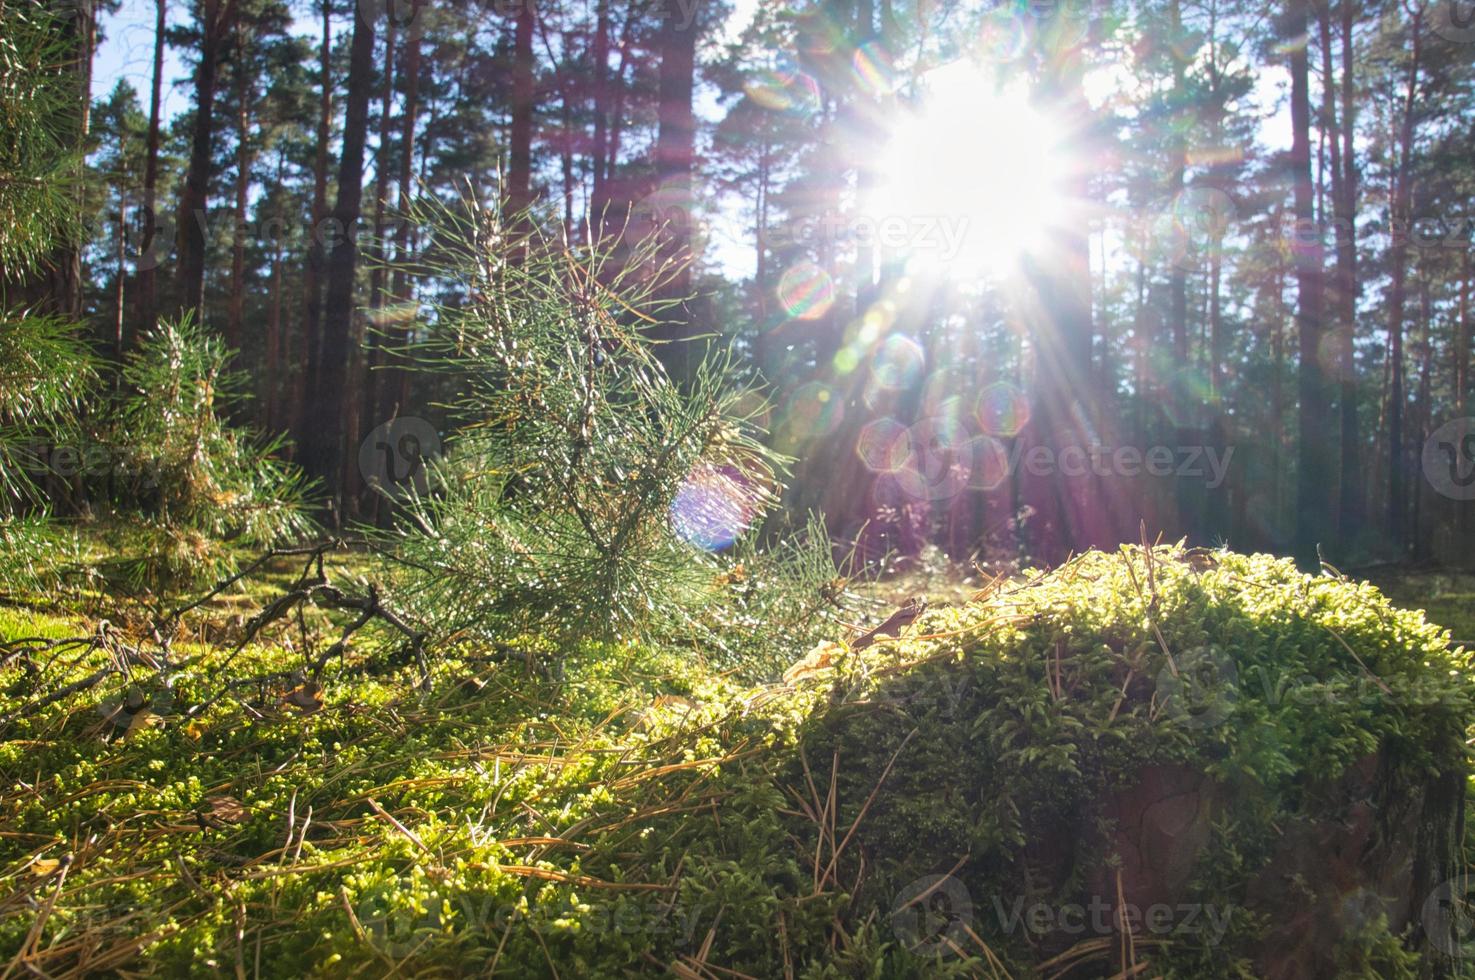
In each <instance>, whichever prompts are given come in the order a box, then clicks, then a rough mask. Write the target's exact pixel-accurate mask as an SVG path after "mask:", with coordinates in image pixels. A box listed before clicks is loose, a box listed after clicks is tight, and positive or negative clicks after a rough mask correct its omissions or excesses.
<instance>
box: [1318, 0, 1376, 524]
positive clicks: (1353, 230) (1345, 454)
mask: <svg viewBox="0 0 1475 980" xmlns="http://www.w3.org/2000/svg"><path fill="white" fill-rule="evenodd" d="M1352 8H1353V5H1352V2H1351V0H1342V11H1341V13H1342V38H1341V41H1342V78H1341V90H1342V91H1341V94H1342V118H1341V122H1340V133H1339V134H1338V135H1340V136H1341V139H1342V147H1341V152H1340V153H1339V152H1338V151H1337V147H1336V144H1335V143H1333V146H1332V170H1333V173H1332V183H1333V187H1334V190H1333V193H1332V208H1333V210H1334V215H1333V218H1334V220H1335V222H1336V232H1335V235H1336V244H1337V290H1336V304H1337V313H1338V319H1339V321H1340V322H1339V328H1340V341H1341V342H1340V343H1339V344H1338V350H1337V353H1338V364H1339V367H1340V370H1341V374H1342V377H1341V392H1340V402H1341V404H1340V421H1341V438H1340V440H1339V442H1340V445H1341V472H1340V473H1339V478H1338V481H1337V482H1338V485H1339V486H1340V488H1341V492H1340V494H1339V495H1338V504H1337V530H1338V532H1339V534H1338V536H1339V537H1340V538H1341V539H1342V540H1343V541H1344V542H1348V543H1350V541H1349V539H1351V538H1353V537H1354V536H1355V535H1356V534H1357V531H1358V529H1359V527H1360V525H1361V523H1362V515H1363V497H1364V492H1365V490H1364V488H1365V487H1366V482H1367V474H1365V473H1363V472H1362V463H1361V454H1362V445H1361V442H1362V435H1361V433H1360V431H1359V424H1358V420H1357V358H1356V354H1357V164H1356V155H1355V149H1354V147H1355V142H1356V141H1355V137H1356V135H1357V133H1356V126H1357V108H1356V102H1355V99H1354V92H1353V70H1354V60H1353V50H1352V27H1353V9H1352ZM1325 23H1326V18H1325V17H1323V24H1324V25H1325ZM1322 33H1323V39H1322V43H1323V45H1328V44H1329V43H1330V39H1329V38H1328V37H1327V34H1328V32H1327V30H1326V29H1323V32H1322ZM1326 69H1327V74H1326V78H1325V79H1324V81H1323V84H1324V85H1325V86H1327V88H1328V89H1330V88H1331V85H1332V75H1331V62H1330V57H1329V56H1328V58H1327V60H1326ZM1329 111H1330V110H1329ZM1338 164H1340V165H1341V170H1340V172H1338V170H1337V166H1338Z"/></svg>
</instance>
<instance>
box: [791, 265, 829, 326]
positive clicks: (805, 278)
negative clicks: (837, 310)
mask: <svg viewBox="0 0 1475 980" xmlns="http://www.w3.org/2000/svg"><path fill="white" fill-rule="evenodd" d="M778 301H779V305H780V306H782V307H783V308H784V312H785V313H787V314H788V315H789V316H791V317H793V318H794V319H796V320H818V319H819V318H820V317H822V316H824V315H825V314H826V313H827V312H829V309H830V307H831V306H832V305H834V302H835V281H834V280H833V279H831V278H830V274H829V273H828V272H826V271H825V270H823V269H821V268H820V267H819V266H817V265H815V264H814V263H813V262H802V263H800V264H799V265H796V266H793V267H792V268H790V269H788V270H787V271H785V272H784V274H783V275H782V276H780V277H779V281H778Z"/></svg>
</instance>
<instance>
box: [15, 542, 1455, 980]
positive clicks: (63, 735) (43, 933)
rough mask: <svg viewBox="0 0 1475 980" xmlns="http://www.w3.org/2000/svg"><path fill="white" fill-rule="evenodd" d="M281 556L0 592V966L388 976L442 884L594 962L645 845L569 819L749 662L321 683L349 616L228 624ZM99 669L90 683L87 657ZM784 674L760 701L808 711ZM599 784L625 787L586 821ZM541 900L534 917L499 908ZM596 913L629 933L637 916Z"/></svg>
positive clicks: (606, 663) (426, 671) (346, 580)
mask: <svg viewBox="0 0 1475 980" xmlns="http://www.w3.org/2000/svg"><path fill="white" fill-rule="evenodd" d="M302 565H303V561H302V559H301V557H292V558H280V559H276V560H274V561H272V562H269V563H268V564H266V565H265V566H263V568H262V569H261V570H260V574H257V575H254V576H252V577H250V578H249V579H247V580H245V581H243V582H242V583H241V584H240V585H239V586H238V587H236V588H233V589H229V590H226V591H225V592H222V593H221V594H220V595H218V596H215V597H213V598H211V599H210V600H209V601H207V602H205V603H203V604H202V605H201V606H200V607H199V608H197V609H192V610H189V611H188V613H187V614H185V615H180V616H174V615H171V614H170V610H169V609H168V607H164V608H162V609H160V608H150V606H149V604H148V603H147V602H140V601H138V600H124V599H119V598H118V597H117V596H115V595H111V594H109V593H108V592H107V591H106V590H98V589H93V590H90V591H81V592H78V593H75V594H73V595H71V596H70V597H68V598H67V599H65V600H59V599H58V598H56V597H54V596H47V595H32V596H16V595H11V596H4V597H0V690H4V691H5V692H6V696H5V697H4V698H0V828H4V829H3V830H0V973H4V972H13V970H14V969H17V968H22V969H30V970H32V971H33V972H38V973H41V974H45V975H58V974H64V973H72V972H76V973H87V972H96V971H111V970H115V969H119V968H125V969H126V968H129V967H130V965H133V964H136V961H137V960H138V958H139V957H140V956H144V955H146V956H147V957H148V959H149V961H150V963H151V965H152V966H153V967H155V968H157V969H161V970H163V971H165V972H171V971H172V970H173V969H175V968H177V969H179V970H181V971H185V970H189V969H192V968H197V967H198V966H199V965H200V964H204V965H206V966H208V967H210V968H211V969H213V970H217V971H227V972H229V971H234V972H235V973H236V975H238V976H246V975H277V976H281V975H288V974H292V975H303V974H307V973H310V972H323V971H324V970H328V971H331V972H335V973H337V972H342V971H346V970H348V969H350V968H357V967H368V968H372V969H374V970H375V971H376V973H384V974H389V973H394V972H396V971H397V969H398V968H399V966H400V965H402V964H403V963H404V961H405V960H407V959H410V958H412V957H415V956H416V955H417V951H421V947H422V946H423V945H424V944H426V943H429V944H431V947H434V948H439V947H437V946H436V944H439V943H445V942H451V940H449V939H447V936H446V935H445V934H444V931H443V930H442V926H443V924H444V922H443V917H445V918H448V917H450V915H451V913H450V912H449V911H448V910H449V909H450V906H448V905H447V906H445V907H444V909H440V910H438V907H437V904H436V903H437V902H439V901H441V896H448V895H454V896H457V898H456V901H458V902H460V903H461V906H459V907H458V910H457V911H456V915H457V916H460V917H462V918H465V917H470V918H472V919H475V920H479V922H478V924H479V925H482V926H484V927H485V928H483V929H479V930H475V932H476V933H477V934H478V935H480V936H481V939H479V940H471V939H467V937H466V935H465V934H460V938H457V939H455V940H454V942H455V943H461V944H463V945H464V943H466V942H483V943H484V945H485V947H486V948H476V949H466V948H462V947H461V946H457V947H456V954H455V955H458V956H462V955H464V956H466V957H469V958H470V960H474V961H476V962H480V963H483V964H485V963H487V962H488V961H490V962H492V963H493V964H495V962H496V961H497V959H498V958H499V957H501V956H503V955H506V956H507V957H508V958H509V960H514V959H515V961H517V962H521V963H524V964H525V963H527V962H528V961H529V959H530V958H533V957H539V956H542V955H544V951H539V950H538V949H536V948H522V947H519V945H518V944H519V943H531V942H532V940H533V939H534V938H535V939H537V941H538V942H539V943H540V944H541V943H544V942H553V941H554V940H553V939H551V938H549V937H551V936H555V935H556V936H557V937H558V939H557V943H558V945H557V948H558V949H560V950H561V952H560V953H559V957H560V965H563V962H564V958H565V957H572V959H570V960H569V962H568V966H567V967H566V969H567V970H569V971H571V972H572V973H573V974H578V973H579V972H580V968H579V966H578V964H579V962H581V960H580V957H587V958H588V959H587V960H584V961H583V962H584V966H585V968H586V969H594V967H593V966H592V965H591V964H593V963H594V962H595V960H596V959H597V958H598V957H599V956H603V955H606V954H607V953H608V951H609V945H610V942H611V935H610V934H609V933H608V932H606V933H605V934H603V935H601V934H599V932H598V930H595V931H593V932H591V933H590V934H588V935H579V934H577V933H578V930H579V929H580V928H585V929H587V925H585V926H583V927H581V926H580V925H579V920H578V916H577V915H567V916H566V915H563V914H562V911H564V904H569V903H572V905H571V907H576V906H578V903H579V901H580V896H581V895H585V894H588V893H603V892H605V891H618V890H619V889H622V888H629V889H631V890H632V891H635V892H636V893H637V894H639V891H638V890H639V889H641V888H645V887H650V886H647V885H643V884H637V883H636V882H637V881H648V880H650V879H651V877H652V874H653V871H652V869H651V868H650V867H649V866H646V867H640V868H639V870H638V872H637V870H635V869H636V868H637V867H638V866H639V863H640V862H641V861H646V862H648V861H650V860H655V859H653V858H651V856H650V854H651V852H650V850H649V849H648V848H647V849H645V850H644V851H642V850H641V847H639V846H637V845H638V842H635V843H627V845H626V846H627V848H628V851H629V852H630V853H625V852H624V851H621V852H620V853H619V854H618V855H615V856H614V857H611V856H610V855H608V854H602V855H600V857H601V858H602V860H603V863H602V864H600V865H599V866H600V867H601V871H600V875H599V876H597V877H596V876H590V875H588V874H585V873H583V872H582V871H581V867H594V866H596V862H595V856H594V855H593V854H592V853H586V854H585V855H584V856H583V857H580V856H578V854H579V852H580V851H581V850H587V847H588V845H585V844H581V843H579V842H578V840H575V837H576V836H577V837H578V839H579V840H592V841H604V840H609V839H618V838H619V833H618V829H619V828H618V824H619V820H621V819H623V820H629V821H634V820H635V819H636V817H637V816H638V815H640V814H641V813H643V812H645V811H647V810H649V811H651V812H660V810H661V808H663V807H675V808H680V807H685V806H701V805H707V804H706V803H704V802H703V801H704V800H706V797H705V796H704V795H703V789H702V787H703V781H704V780H705V779H706V774H709V773H715V772H716V770H717V769H718V768H720V767H721V766H723V765H727V764H730V763H731V762H732V761H733V760H735V759H739V758H741V757H742V755H743V754H744V750H743V749H742V746H743V745H744V744H746V742H747V741H748V740H749V739H750V738H751V737H752V736H751V733H747V732H746V729H744V728H743V727H742V726H743V725H744V724H749V722H744V721H742V720H741V719H743V718H745V717H746V716H747V714H748V708H747V707H746V705H747V704H748V701H749V700H750V699H752V697H753V691H754V690H756V689H755V688H754V687H752V686H751V685H745V684H742V683H738V682H737V681H735V680H734V679H733V678H731V677H728V676H726V675H724V674H722V673H720V672H716V671H712V670H710V669H707V668H705V667H704V666H703V665H702V664H701V662H700V660H699V659H698V658H696V657H693V656H692V655H691V652H690V651H679V650H661V649H651V648H647V647H643V646H640V645H638V644H586V645H584V646H582V647H581V648H579V649H578V650H575V651H571V652H567V653H566V655H565V656H564V657H563V659H562V663H561V666H560V672H559V674H558V675H557V676H550V675H549V674H548V673H547V672H545V671H542V670H541V669H538V670H534V669H533V666H534V660H533V658H532V656H531V653H532V651H531V650H530V649H523V650H521V651H519V649H518V646H517V644H515V643H514V644H511V645H509V646H508V647H507V648H506V649H500V650H484V649H472V648H469V647H467V648H454V649H451V650H441V651H436V654H435V656H433V657H431V658H430V659H429V663H428V666H427V667H425V668H421V667H419V666H417V665H416V664H415V663H413V662H410V661H408V660H407V659H406V658H404V657H402V656H399V655H398V652H397V647H398V646H399V644H398V642H397V638H395V637H393V636H392V635H391V634H390V633H389V632H388V631H385V632H384V633H383V634H373V633H370V632H367V631H366V632H365V633H363V634H361V636H362V641H360V640H359V638H358V637H356V638H355V642H354V643H353V644H350V646H349V648H348V649H347V650H345V651H344V652H343V653H342V654H341V655H340V656H338V657H337V660H336V663H335V665H334V668H335V669H333V670H330V671H328V672H327V673H326V674H325V675H324V676H323V683H321V684H319V683H317V682H316V681H314V680H312V679H310V678H309V677H308V676H307V675H308V673H309V666H310V665H311V664H312V663H313V662H314V660H315V659H316V658H317V657H318V656H319V654H320V652H321V651H322V650H323V649H324V648H325V647H327V646H328V645H330V644H331V643H332V642H333V641H334V640H335V639H337V637H338V636H339V635H340V631H341V630H342V629H343V627H344V625H345V623H346V622H348V621H349V620H351V619H352V618H353V616H351V615H350V614H348V613H345V612H341V611H340V612H334V613H324V612H322V611H321V610H317V609H311V608H308V607H306V606H304V607H301V613H300V616H298V615H295V614H294V615H293V616H291V617H285V618H284V620H283V621H282V622H281V623H278V624H277V628H275V629H274V631H272V632H269V633H268V632H266V631H263V632H262V633H260V634H253V633H252V631H251V629H250V624H251V623H252V622H253V618H254V617H256V616H257V614H258V613H259V612H260V611H261V610H262V609H264V608H269V607H271V605H272V603H273V602H275V601H277V600H278V599H280V598H281V597H282V596H285V595H288V594H290V593H291V592H292V590H293V588H294V586H295V585H296V584H297V583H298V582H299V581H300V578H301V576H302V573H303V568H302ZM323 569H324V572H325V573H326V574H327V576H328V578H329V579H330V580H332V581H334V582H335V583H341V584H342V585H343V587H344V588H345V589H346V590H347V589H350V588H359V587H361V579H362V576H363V575H364V573H366V572H370V571H371V570H372V568H371V565H370V564H369V560H368V559H367V558H366V557H365V556H363V555H359V554H353V553H349V554H342V553H340V554H336V555H329V556H327V557H326V559H325V561H324V566H323ZM983 579H984V575H982V574H980V573H978V572H977V571H970V570H964V569H958V568H952V567H948V566H946V565H944V564H941V563H937V562H933V563H930V564H927V565H925V566H924V567H920V568H916V569H913V570H912V571H910V572H908V573H907V574H905V575H899V576H895V577H892V578H890V579H887V580H883V581H879V582H873V583H868V584H865V585H863V586H862V587H861V590H862V592H863V593H865V594H866V595H867V596H868V598H869V599H870V600H871V601H872V603H873V604H874V605H875V606H876V607H877V608H879V609H880V610H882V611H881V613H880V614H881V615H884V614H885V610H886V609H887V608H888V606H889V605H890V604H894V603H899V602H900V601H902V600H903V599H905V598H906V597H909V596H912V595H925V596H927V597H928V598H929V599H930V600H933V601H935V602H937V603H940V604H962V603H963V602H965V601H966V600H967V598H968V597H969V595H971V594H972V593H973V592H974V591H976V590H977V589H978V588H980V587H981V586H982V585H983V584H984V582H983V581H982V580H983ZM1376 584H1378V585H1379V587H1380V588H1382V589H1384V590H1385V591H1386V592H1387V593H1388V594H1389V595H1390V596H1391V597H1393V598H1394V599H1395V600H1396V601H1397V602H1398V603H1399V604H1402V605H1407V606H1411V607H1421V608H1425V609H1427V610H1428V614H1429V617H1430V619H1431V620H1433V621H1434V622H1436V623H1438V624H1439V625H1441V626H1444V627H1446V628H1448V629H1450V630H1451V631H1453V633H1454V635H1455V637H1456V638H1457V639H1468V638H1470V637H1475V575H1470V574H1463V573H1461V574H1455V573H1445V572H1433V571H1427V570H1388V569H1382V570H1379V571H1378V574H1377V578H1376ZM873 615H874V614H873ZM856 620H857V622H856V624H855V625H857V626H864V625H866V623H867V621H868V620H870V621H873V616H866V615H863V614H857V616H856ZM161 623H162V624H165V626H166V627H167V630H166V632H167V635H161V626H160V624H161ZM253 635H254V636H255V638H254V639H251V640H250V641H249V642H245V641H244V639H245V638H246V637H251V636H253ZM521 654H527V656H525V657H524V656H521ZM160 657H168V658H170V659H169V663H170V664H171V665H172V666H171V669H170V670H167V671H160V670H157V669H156V668H157V666H158V661H159V658H160ZM98 671H102V672H104V675H105V681H104V682H102V683H91V684H89V683H87V682H88V681H89V679H91V678H92V677H93V676H94V675H95V674H96V673H97V672H98ZM161 675H167V676H169V677H171V679H172V686H169V687H163V686H160V684H159V682H158V678H159V677H160V676H161ZM37 690H45V691H49V692H51V695H52V696H51V697H50V699H49V700H48V701H46V703H44V704H41V705H40V706H39V707H37V708H35V710H31V709H23V708H22V707H21V705H22V699H21V697H19V695H21V694H25V693H27V692H34V691H37ZM785 697H786V698H788V699H789V700H788V701H786V702H782V703H781V704H780V705H779V706H778V707H776V708H775V707H772V706H769V707H767V708H765V709H764V710H766V711H769V712H770V713H772V712H775V711H777V712H780V713H782V712H790V713H792V714H793V716H794V717H795V718H797V717H799V716H800V715H802V713H803V712H804V711H805V710H807V705H806V704H805V703H804V702H803V700H802V698H800V697H798V696H795V695H787V694H786V695H785ZM33 700H34V699H33ZM176 702H179V703H181V704H190V705H194V706H199V705H201V704H202V703H203V704H205V705H207V707H205V708H204V709H203V710H195V709H191V710H190V711H182V710H179V709H177V708H176V707H175V704H176ZM770 723H771V722H770ZM612 800H618V801H621V803H624V804H627V806H626V808H627V809H628V810H629V811H630V812H628V813H627V814H626V816H625V817H622V818H618V819H616V818H611V816H610V813H611V806H610V804H611V801H612ZM632 800H633V801H636V802H635V803H628V801H632ZM708 802H710V801H708ZM616 809H618V808H616ZM612 819H614V821H615V822H614V823H612V824H609V825H608V826H606V825H605V824H606V823H608V822H609V821H610V820H612ZM575 828H577V830H578V833H577V835H576V833H575ZM598 846H599V847H603V846H604V845H603V844H599V845H598ZM678 857H679V856H678ZM659 860H664V858H660V859H659ZM585 861H587V864H582V863H581V862H585ZM679 870H680V865H679V862H678V863H677V864H676V873H677V874H679ZM627 873H628V874H629V876H630V883H629V884H626V883H625V882H624V881H622V880H621V878H620V875H623V874H627ZM666 873H668V874H669V873H670V872H669V869H668V870H667V872H666ZM530 882H541V883H544V884H546V887H544V886H543V885H540V886H539V887H540V888H542V890H541V891H538V892H537V893H536V894H538V895H540V896H542V897H541V898H539V899H537V900H536V902H544V903H545V904H546V907H542V906H537V904H536V902H535V907H533V908H531V909H530V908H529V906H528V899H527V895H528V894H529V891H528V885H529V883H530ZM446 901H450V899H446ZM467 902H471V903H472V904H471V905H467V904H466V903H467ZM642 908H647V909H648V908H649V907H648V906H642ZM508 910H511V912H510V913H509V912H508ZM631 914H632V915H636V916H637V917H638V916H640V915H646V914H648V912H640V911H632V913H631ZM508 915H511V916H512V919H509V918H508ZM538 916H541V917H542V918H538V921H539V922H540V923H542V926H544V927H546V929H545V930H544V931H539V930H538V929H534V930H532V931H530V932H527V933H526V934H524V933H523V932H520V931H514V930H513V929H512V928H511V924H510V923H511V921H514V920H519V921H520V917H538ZM719 917H720V914H719ZM480 920H485V921H480ZM638 925H639V927H640V929H641V930H644V931H649V930H651V929H652V928H661V929H665V928H668V927H670V928H675V927H677V926H679V927H680V928H681V929H684V930H686V931H687V932H688V933H692V934H694V936H695V941H694V942H693V943H691V944H690V946H689V948H691V949H694V950H696V952H695V953H693V954H690V955H688V954H682V955H683V956H687V959H691V957H692V956H695V957H696V959H694V960H692V961H691V962H689V963H687V962H686V960H682V961H681V962H683V963H686V969H687V974H688V975H698V976H700V975H705V974H702V973H701V972H700V968H699V966H698V965H697V964H698V963H699V961H700V958H701V955H702V954H701V952H700V950H701V939H702V936H703V934H704V933H706V932H707V930H709V929H712V930H715V928H716V922H715V921H714V922H683V923H677V924H673V923H665V922H662V923H659V924H653V923H650V922H646V921H644V920H643V919H642V920H640V921H639V923H638ZM560 930H565V931H564V932H560ZM570 931H571V932H570ZM615 931H616V932H619V930H615ZM619 935H620V936H623V937H624V939H625V940H627V941H629V942H630V943H631V944H632V945H631V955H632V956H638V955H640V954H639V953H638V951H637V948H638V942H637V940H638V937H637V936H635V935H633V934H626V933H619ZM530 936H531V937H532V938H529V937H530ZM509 937H511V938H510V942H509ZM448 949H449V947H447V949H443V950H441V951H440V952H438V953H437V954H436V955H437V956H438V957H440V956H446V955H450V952H448V951H447V950H448ZM646 955H648V954H646ZM6 964H8V966H7V965H6ZM549 965H550V967H552V960H551V959H550V960H549ZM652 965H655V964H652ZM553 972H554V974H555V975H556V973H557V970H556V968H555V969H554V971H553ZM677 972H678V973H680V971H679V970H678V971H677Z"/></svg>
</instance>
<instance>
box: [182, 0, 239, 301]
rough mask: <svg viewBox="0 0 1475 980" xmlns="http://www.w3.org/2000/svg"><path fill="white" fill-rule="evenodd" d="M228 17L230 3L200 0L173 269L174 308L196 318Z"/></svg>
mask: <svg viewBox="0 0 1475 980" xmlns="http://www.w3.org/2000/svg"><path fill="white" fill-rule="evenodd" d="M234 18H235V0H224V5H223V6H222V0H201V7H200V61H199V64H198V65H196V66H195V119H194V130H193V131H192V133H191V135H190V158H189V168H188V169H187V170H186V171H185V176H184V192H183V194H181V195H180V199H179V217H178V219H177V221H176V234H177V235H178V236H179V264H178V265H177V266H176V269H175V279H176V282H177V285H178V292H179V303H180V307H181V308H182V309H183V310H186V311H193V312H194V313H195V315H196V316H200V317H203V316H204V312H205V246H206V231H207V228H206V221H207V218H206V212H207V210H208V209H209V206H210V199H209V198H210V163H211V161H210V150H211V144H212V142H213V140H214V136H215V82H216V78H217V76H218V75H219V72H220V47H221V41H222V40H223V39H224V37H225V33H226V31H228V30H229V29H230V25H231V23H232V21H233V20H234Z"/></svg>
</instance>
